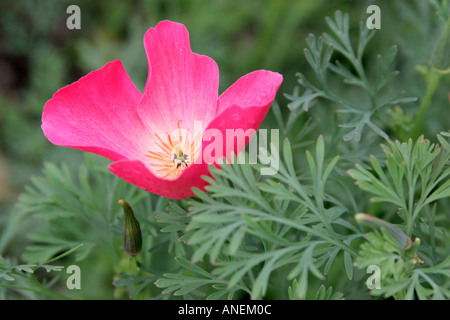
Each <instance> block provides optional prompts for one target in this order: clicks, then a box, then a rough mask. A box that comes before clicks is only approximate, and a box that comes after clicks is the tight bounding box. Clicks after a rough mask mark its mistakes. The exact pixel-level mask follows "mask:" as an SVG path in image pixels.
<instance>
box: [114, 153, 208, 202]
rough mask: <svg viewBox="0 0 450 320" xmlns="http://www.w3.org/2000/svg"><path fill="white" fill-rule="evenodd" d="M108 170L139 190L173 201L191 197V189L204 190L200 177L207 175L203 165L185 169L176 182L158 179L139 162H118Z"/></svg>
mask: <svg viewBox="0 0 450 320" xmlns="http://www.w3.org/2000/svg"><path fill="white" fill-rule="evenodd" d="M109 170H110V171H111V172H112V173H114V174H115V175H117V176H119V177H121V178H122V179H124V180H125V181H126V182H128V183H131V184H134V185H136V186H138V187H139V188H141V189H144V190H147V191H149V192H151V193H155V194H158V195H160V196H163V197H167V198H170V199H175V200H179V199H184V198H187V197H191V196H193V195H194V193H193V192H192V188H193V187H196V188H199V189H204V187H205V185H207V182H206V181H205V180H203V179H202V178H201V176H202V175H209V171H208V166H207V165H206V164H205V163H203V164H194V165H192V166H190V167H189V168H186V169H185V170H184V172H183V173H182V174H181V175H180V176H179V177H178V178H177V179H176V180H167V179H162V178H158V177H157V176H155V175H154V174H153V173H152V172H151V171H150V170H149V169H148V168H147V167H146V166H145V165H144V164H143V163H142V162H141V161H130V160H119V161H116V162H114V163H111V164H110V165H109Z"/></svg>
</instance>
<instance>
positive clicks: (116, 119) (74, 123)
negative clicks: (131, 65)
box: [42, 60, 151, 161]
mask: <svg viewBox="0 0 450 320" xmlns="http://www.w3.org/2000/svg"><path fill="white" fill-rule="evenodd" d="M140 97H141V94H140V92H139V91H138V90H137V89H136V87H135V86H134V84H133V82H132V81H131V79H130V78H129V77H128V75H127V73H126V71H125V69H124V68H123V66H122V63H121V62H120V61H119V60H116V61H113V62H110V63H108V64H106V65H105V66H104V67H103V68H101V69H99V70H96V71H93V72H90V73H89V74H88V75H86V76H84V77H83V78H81V79H80V80H78V81H77V82H75V83H73V84H71V85H68V86H66V87H64V88H62V89H60V90H58V91H57V92H56V93H55V94H54V95H53V97H52V98H51V99H50V100H49V101H47V103H46V105H45V107H44V112H43V115H42V130H43V131H44V134H45V136H46V137H47V138H48V139H49V140H50V142H52V143H54V144H56V145H61V146H65V147H71V148H76V149H81V150H84V151H88V152H93V153H96V154H99V155H102V156H104V157H107V158H109V159H111V160H113V161H114V160H118V159H123V158H134V159H136V158H138V159H139V158H140V157H143V155H144V154H145V148H146V147H147V146H146V144H147V141H148V140H150V139H151V138H150V134H149V132H148V131H147V129H146V127H145V126H144V125H143V123H142V120H141V119H140V117H139V114H138V112H137V106H138V103H139V99H140Z"/></svg>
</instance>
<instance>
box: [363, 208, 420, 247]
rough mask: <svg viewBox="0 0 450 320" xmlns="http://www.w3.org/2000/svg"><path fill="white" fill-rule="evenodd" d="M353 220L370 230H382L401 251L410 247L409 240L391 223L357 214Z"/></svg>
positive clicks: (368, 215) (364, 214)
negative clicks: (392, 239)
mask: <svg viewBox="0 0 450 320" xmlns="http://www.w3.org/2000/svg"><path fill="white" fill-rule="evenodd" d="M355 220H356V221H357V222H359V223H362V224H365V225H367V226H369V227H372V228H377V227H378V228H384V229H385V230H386V231H387V232H388V233H389V234H390V235H391V236H392V237H393V238H394V239H395V241H397V243H398V244H399V246H400V248H401V249H402V250H407V249H409V248H410V247H411V244H412V243H411V238H410V237H408V236H407V235H406V234H405V233H404V232H403V230H402V229H400V228H399V227H396V226H394V225H393V224H392V223H389V222H387V221H385V220H382V219H379V218H377V217H374V216H371V215H370V214H366V213H357V214H356V215H355Z"/></svg>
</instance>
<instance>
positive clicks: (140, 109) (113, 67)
mask: <svg viewBox="0 0 450 320" xmlns="http://www.w3.org/2000/svg"><path fill="white" fill-rule="evenodd" d="M144 47H145V50H146V53H147V60H148V78H147V81H146V84H145V89H144V92H143V93H142V94H141V93H140V92H139V91H138V90H137V89H136V87H135V86H134V84H133V82H132V81H131V79H130V78H129V76H128V75H127V73H126V71H125V70H124V68H123V66H122V63H121V62H120V61H119V60H116V61H112V62H109V63H108V64H106V65H105V66H104V67H102V68H101V69H99V70H96V71H92V72H90V73H89V74H87V75H86V76H84V77H82V78H81V79H79V80H78V81H76V82H75V83H73V84H71V85H68V86H66V87H64V88H62V89H60V90H58V91H57V92H56V93H55V94H54V95H53V97H52V98H51V99H50V100H49V101H48V102H47V103H46V104H45V107H44V112H43V115H42V130H43V132H44V134H45V136H46V137H47V138H48V140H50V142H52V143H53V144H56V145H60V146H65V147H70V148H76V149H80V150H83V151H87V152H92V153H96V154H99V155H101V156H104V157H106V158H108V159H110V160H112V161H113V163H111V164H110V165H109V169H110V171H111V172H112V173H114V174H116V175H117V176H119V177H121V178H122V179H124V180H125V181H127V182H129V183H132V184H134V185H136V186H138V187H139V188H142V189H145V190H147V191H149V192H152V193H155V194H158V195H161V196H164V197H168V198H172V199H183V198H186V197H190V196H192V195H193V192H192V187H196V188H199V189H204V187H205V186H206V184H207V183H206V181H204V180H203V179H202V177H201V176H202V175H209V171H208V163H207V162H205V161H196V160H197V159H199V157H200V156H201V153H202V152H203V150H204V149H205V148H206V147H207V146H208V145H209V144H210V143H212V141H209V140H212V139H203V138H204V136H203V134H204V133H205V132H207V131H208V129H215V130H216V132H217V130H219V131H220V132H222V133H224V135H223V136H225V131H226V130H227V129H242V130H244V131H246V130H248V129H253V130H256V129H257V128H258V127H259V125H260V124H261V122H262V120H263V119H264V117H265V115H266V113H267V111H268V109H269V108H270V106H271V104H272V102H273V99H274V98H275V95H276V92H277V90H278V88H279V86H280V85H281V82H282V81H283V78H282V76H281V75H280V74H278V73H276V72H271V71H266V70H258V71H254V72H251V73H249V74H247V75H245V76H243V77H241V78H240V79H238V80H237V81H236V82H235V83H234V84H233V85H232V86H231V87H229V88H228V89H227V90H226V91H225V92H224V93H223V94H222V95H220V97H218V86H219V70H218V67H217V64H216V63H215V61H214V60H212V59H211V58H209V57H207V56H203V55H199V54H195V53H193V52H192V51H191V47H190V42H189V34H188V32H187V30H186V28H185V27H184V25H182V24H179V23H175V22H171V21H162V22H160V23H158V25H157V26H156V27H155V28H150V29H149V30H148V31H147V32H146V34H145V37H144ZM195 122H200V123H201V124H202V126H201V130H197V132H196V133H195V134H193V133H194V131H195V126H194V124H195ZM182 129H183V130H182ZM193 135H194V136H193ZM238 146H239V148H238ZM243 146H244V147H245V144H244V145H243ZM239 149H243V148H242V144H240V145H239V144H236V146H234V145H233V146H231V147H230V146H229V144H228V145H227V144H225V143H224V144H223V150H222V151H223V152H222V155H223V156H225V157H227V158H229V156H230V154H231V152H234V153H235V154H238V153H239V152H240V151H242V150H239ZM217 154H218V155H220V152H217Z"/></svg>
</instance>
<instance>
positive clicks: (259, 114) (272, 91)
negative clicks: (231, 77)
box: [203, 70, 283, 163]
mask: <svg viewBox="0 0 450 320" xmlns="http://www.w3.org/2000/svg"><path fill="white" fill-rule="evenodd" d="M282 81H283V77H282V76H281V74H279V73H276V72H271V71H266V70H258V71H254V72H251V73H249V74H247V75H245V76H243V77H241V78H240V79H239V80H237V81H236V82H235V83H234V84H233V85H231V87H229V88H228V89H227V90H226V91H225V92H224V93H223V94H222V95H221V96H220V97H219V100H218V102H217V111H216V118H215V119H214V120H213V121H212V122H211V123H210V124H209V126H208V128H207V130H208V129H217V130H220V132H221V134H222V136H223V138H224V141H225V143H223V153H222V156H225V157H226V158H227V159H228V160H230V155H231V152H234V153H235V154H236V155H237V154H239V153H240V152H241V151H242V150H243V149H244V148H245V146H246V145H247V143H248V141H249V140H250V138H251V136H250V135H249V138H248V139H246V141H245V142H244V143H241V144H240V143H238V142H234V141H233V140H231V141H230V139H227V130H230V131H231V130H232V132H233V131H234V132H235V133H236V136H237V139H239V136H241V137H244V136H243V135H239V132H238V129H242V131H243V133H245V132H247V130H249V131H248V133H251V131H252V130H254V132H256V130H257V129H258V127H259V126H260V124H261V122H262V121H263V120H264V118H265V116H266V114H267V111H268V110H269V108H270V106H271V105H272V102H273V100H274V99H275V95H276V93H277V90H278V88H279V87H280V85H281V83H282ZM242 131H241V132H242ZM233 139H234V138H233ZM216 155H217V154H216ZM203 156H204V157H208V156H209V155H208V154H204V155H203ZM216 159H217V158H216ZM205 160H206V162H207V163H211V159H205Z"/></svg>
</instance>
